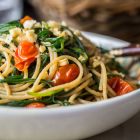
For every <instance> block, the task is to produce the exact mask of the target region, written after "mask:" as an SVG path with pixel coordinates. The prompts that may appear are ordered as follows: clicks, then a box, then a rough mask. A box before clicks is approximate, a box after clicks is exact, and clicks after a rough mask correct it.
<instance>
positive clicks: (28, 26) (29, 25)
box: [23, 20, 36, 29]
mask: <svg viewBox="0 0 140 140" xmlns="http://www.w3.org/2000/svg"><path fill="white" fill-rule="evenodd" d="M35 23H36V20H26V21H25V22H24V23H23V27H24V28H25V29H31V28H32V27H33V25H34V24H35Z"/></svg>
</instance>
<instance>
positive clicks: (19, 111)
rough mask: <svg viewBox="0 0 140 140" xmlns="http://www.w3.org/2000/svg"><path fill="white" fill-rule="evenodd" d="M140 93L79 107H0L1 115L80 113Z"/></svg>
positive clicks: (92, 34) (121, 41)
mask: <svg viewBox="0 0 140 140" xmlns="http://www.w3.org/2000/svg"><path fill="white" fill-rule="evenodd" d="M82 33H83V34H84V35H87V36H90V38H93V37H94V36H95V37H97V38H99V39H101V38H104V39H105V40H108V41H109V40H113V41H115V42H120V43H121V44H122V45H124V46H125V45H128V44H129V42H126V41H123V40H120V39H117V38H114V37H110V36H106V35H101V34H96V33H91V32H82ZM138 92H140V89H137V90H134V91H132V92H130V93H129V94H125V95H122V96H117V97H114V98H110V99H107V100H102V101H98V102H91V103H88V104H78V105H71V106H61V107H56V108H39V109H35V108H32V109H28V108H25V107H11V106H0V113H4V114H11V113H12V114H15V115H31V114H44V113H48V114H52V113H53V114H58V113H62V112H63V113H65V112H66V111H70V112H71V111H74V112H75V111H76V112H77V111H80V110H84V109H87V108H94V107H99V106H104V105H111V104H113V103H116V102H121V101H123V100H128V99H130V98H131V97H134V96H140V94H139V93H138Z"/></svg>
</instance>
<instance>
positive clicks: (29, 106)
mask: <svg viewBox="0 0 140 140" xmlns="http://www.w3.org/2000/svg"><path fill="white" fill-rule="evenodd" d="M45 106H46V105H45V104H43V103H39V102H35V103H30V104H28V105H26V107H27V108H44V107H45Z"/></svg>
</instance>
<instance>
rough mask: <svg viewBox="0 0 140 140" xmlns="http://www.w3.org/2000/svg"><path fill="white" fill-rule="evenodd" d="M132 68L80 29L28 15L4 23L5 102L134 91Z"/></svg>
mask: <svg viewBox="0 0 140 140" xmlns="http://www.w3.org/2000/svg"><path fill="white" fill-rule="evenodd" d="M135 88H136V87H135V86H134V85H133V84H131V82H130V80H129V78H128V76H127V70H125V68H123V67H122V66H121V65H120V63H119V62H117V61H116V60H115V57H114V56H112V55H110V54H109V53H108V51H107V50H104V49H102V48H100V47H98V46H96V45H94V44H93V43H91V42H90V41H89V40H88V39H86V38H85V37H84V36H83V35H82V34H81V33H80V32H79V31H77V30H75V29H72V28H70V27H68V26H66V25H65V23H63V22H62V23H58V22H55V21H48V22H44V21H42V22H37V21H36V20H34V19H32V18H31V17H29V16H25V17H24V18H23V19H21V20H19V21H12V22H9V23H5V24H0V104H1V105H8V106H17V107H28V108H41V107H56V106H67V105H75V104H86V103H90V102H96V101H101V100H106V99H109V98H112V97H115V96H120V95H123V94H126V93H128V92H131V91H133V90H134V89H135Z"/></svg>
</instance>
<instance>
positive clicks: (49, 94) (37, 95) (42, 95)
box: [28, 89, 64, 97]
mask: <svg viewBox="0 0 140 140" xmlns="http://www.w3.org/2000/svg"><path fill="white" fill-rule="evenodd" d="M63 90H64V89H58V90H54V91H48V92H28V94H29V95H32V96H35V97H46V96H52V95H54V94H56V93H59V92H61V91H63Z"/></svg>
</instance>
